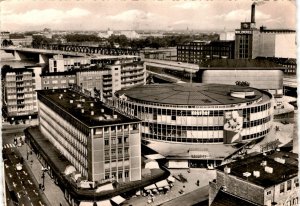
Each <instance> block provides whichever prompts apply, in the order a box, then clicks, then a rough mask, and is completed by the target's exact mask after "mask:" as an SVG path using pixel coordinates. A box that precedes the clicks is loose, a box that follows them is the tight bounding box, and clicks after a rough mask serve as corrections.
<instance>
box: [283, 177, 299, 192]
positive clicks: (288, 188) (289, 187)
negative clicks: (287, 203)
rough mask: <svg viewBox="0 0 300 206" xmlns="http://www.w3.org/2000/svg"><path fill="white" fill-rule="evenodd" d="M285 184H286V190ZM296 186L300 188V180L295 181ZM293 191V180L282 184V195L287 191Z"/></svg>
mask: <svg viewBox="0 0 300 206" xmlns="http://www.w3.org/2000/svg"><path fill="white" fill-rule="evenodd" d="M285 184H286V190H285ZM294 186H295V187H299V179H298V178H295V179H294ZM291 189H292V180H288V181H286V182H283V183H281V184H280V193H283V192H285V191H289V190H291Z"/></svg>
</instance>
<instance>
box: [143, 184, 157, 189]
mask: <svg viewBox="0 0 300 206" xmlns="http://www.w3.org/2000/svg"><path fill="white" fill-rule="evenodd" d="M144 189H145V190H152V189H156V186H155V184H152V185H149V186H147V187H144Z"/></svg>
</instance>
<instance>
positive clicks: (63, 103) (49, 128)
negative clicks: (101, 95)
mask: <svg viewBox="0 0 300 206" xmlns="http://www.w3.org/2000/svg"><path fill="white" fill-rule="evenodd" d="M37 94H38V106H39V121H40V124H39V130H40V132H41V133H42V134H43V135H44V136H45V138H47V139H48V140H49V141H50V142H51V144H52V145H53V146H54V147H55V148H56V149H58V150H59V151H60V152H61V154H62V155H63V156H64V157H65V158H66V159H67V160H68V161H69V162H70V163H71V164H72V165H73V166H74V167H75V169H76V170H77V171H79V172H80V173H81V174H82V175H83V176H85V177H87V179H88V180H89V181H99V182H105V181H109V180H111V179H114V180H117V181H118V182H128V181H135V180H140V179H141V140H140V123H139V120H138V119H136V118H133V117H129V116H125V115H122V114H120V113H118V112H115V111H113V110H112V109H110V108H108V107H106V106H105V105H103V103H101V102H97V101H95V99H94V98H91V97H89V96H87V95H84V94H82V93H79V92H76V91H75V90H70V89H58V90H40V91H38V92H37Z"/></svg>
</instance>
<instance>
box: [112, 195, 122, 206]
mask: <svg viewBox="0 0 300 206" xmlns="http://www.w3.org/2000/svg"><path fill="white" fill-rule="evenodd" d="M125 200H126V199H124V198H123V197H121V196H120V195H118V196H115V197H113V198H111V201H113V202H114V203H116V204H117V205H119V204H121V203H122V202H124V201H125Z"/></svg>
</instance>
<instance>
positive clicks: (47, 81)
mask: <svg viewBox="0 0 300 206" xmlns="http://www.w3.org/2000/svg"><path fill="white" fill-rule="evenodd" d="M40 76H41V84H42V87H41V89H61V88H68V87H69V85H70V84H75V83H76V72H75V71H65V72H51V73H50V72H47V73H42V74H41V75H40Z"/></svg>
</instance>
